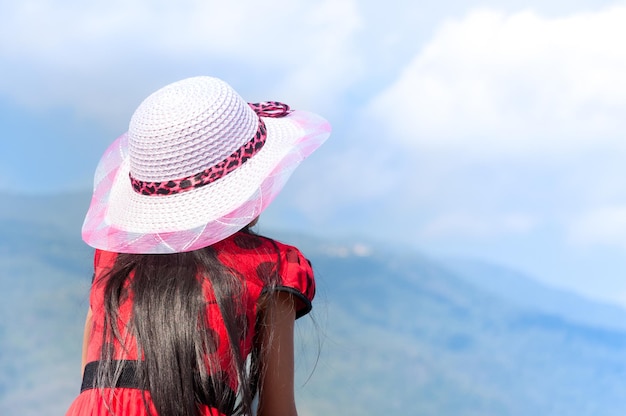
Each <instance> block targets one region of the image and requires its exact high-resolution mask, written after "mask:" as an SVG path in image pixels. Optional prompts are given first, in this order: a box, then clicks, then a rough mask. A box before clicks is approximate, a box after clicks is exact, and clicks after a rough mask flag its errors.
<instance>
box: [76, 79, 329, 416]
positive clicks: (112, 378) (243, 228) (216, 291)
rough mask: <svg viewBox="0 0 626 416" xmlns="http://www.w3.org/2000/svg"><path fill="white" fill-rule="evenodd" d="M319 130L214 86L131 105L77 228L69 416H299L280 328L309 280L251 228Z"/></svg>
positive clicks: (185, 84)
mask: <svg viewBox="0 0 626 416" xmlns="http://www.w3.org/2000/svg"><path fill="white" fill-rule="evenodd" d="M329 134H330V126H329V125H328V123H327V122H326V121H325V120H324V119H322V118H320V117H319V116H316V115H314V114H311V113H307V112H301V111H291V110H290V109H289V107H288V106H287V105H285V104H282V103H278V102H265V103H259V104H248V103H246V102H245V101H244V100H243V99H242V98H241V97H240V96H239V95H238V94H237V93H236V92H235V91H234V90H233V89H232V88H231V87H230V86H229V85H228V84H226V83H225V82H223V81H221V80H219V79H216V78H211V77H195V78H189V79H185V80H182V81H179V82H176V83H174V84H170V85H168V86H166V87H164V88H162V89H160V90H158V91H157V92H155V93H154V94H152V95H150V96H149V97H148V98H147V99H146V100H145V101H144V102H142V103H141V105H140V106H139V107H138V109H137V110H136V111H135V113H134V114H133V117H132V118H131V122H130V126H129V130H128V132H127V133H126V134H124V135H122V136H121V137H120V138H118V139H117V140H116V141H115V142H114V143H113V144H112V145H111V146H110V147H109V149H108V150H107V151H106V152H105V154H104V156H103V157H102V159H101V161H100V164H99V165H98V169H97V170H96V175H95V181H94V193H93V199H92V202H91V205H90V208H89V211H88V213H87V216H86V219H85V222H84V225H83V239H84V240H85V241H86V242H87V243H88V244H89V245H91V246H93V247H95V248H96V252H95V259H94V265H95V273H94V280H93V284H92V289H91V294H90V308H89V312H88V314H87V320H86V324H85V336H84V347H83V383H82V388H81V393H80V395H79V396H78V397H77V398H76V400H75V401H74V402H73V403H72V405H71V407H70V409H69V410H68V412H67V415H68V416H100V415H101V416H104V415H115V416H122V415H123V416H126V415H131V416H133V415H153V416H157V415H158V416H198V415H251V414H253V413H254V412H257V414H258V415H295V414H296V407H295V402H294V392H293V382H294V369H293V361H294V358H293V329H294V321H295V319H297V318H299V317H300V316H302V315H304V314H306V313H308V312H309V311H310V309H311V300H312V299H313V295H314V293H315V283H314V280H313V272H312V270H311V265H310V263H309V262H308V261H307V260H306V259H305V258H304V257H303V255H302V254H301V253H300V251H298V249H296V248H295V247H291V246H288V245H285V244H282V243H279V242H277V241H274V240H272V239H269V238H265V237H261V236H257V235H255V234H253V233H252V232H251V231H250V226H252V225H254V223H255V222H256V220H257V218H258V216H259V214H260V213H261V212H262V211H263V210H264V209H265V208H266V207H267V206H268V204H269V203H270V202H271V201H272V200H273V199H274V197H275V196H276V195H277V194H278V192H279V191H280V189H281V188H282V187H283V185H284V184H285V182H286V180H287V178H288V177H289V175H290V174H291V173H292V172H293V170H294V169H295V167H296V166H297V165H298V164H299V163H300V162H301V161H302V160H303V159H304V158H306V157H307V156H308V155H309V154H311V152H313V151H314V150H315V149H316V148H317V147H318V146H320V145H321V144H322V143H323V142H324V141H325V140H326V139H327V137H328V136H329ZM255 396H257V397H258V406H254V405H253V399H254V398H255Z"/></svg>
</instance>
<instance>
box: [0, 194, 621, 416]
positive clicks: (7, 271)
mask: <svg viewBox="0 0 626 416" xmlns="http://www.w3.org/2000/svg"><path fill="white" fill-rule="evenodd" d="M84 198H85V196H84V195H83V196H82V197H81V196H77V197H76V199H72V198H69V197H68V198H65V197H64V198H52V197H51V198H48V197H39V198H36V197H29V198H25V199H19V200H18V202H15V201H13V202H12V201H7V200H5V201H3V203H4V208H0V226H1V227H2V230H3V231H2V234H1V235H0V270H1V274H0V293H2V296H3V299H2V302H0V313H1V315H2V316H3V317H5V318H3V319H2V320H0V414H2V415H3V416H4V415H6V416H12V415H20V416H21V415H27V416H28V415H41V414H46V415H47V414H51V415H54V414H62V413H63V411H64V410H65V407H66V406H67V405H68V403H69V401H71V399H72V398H73V396H74V395H75V394H76V393H77V391H78V386H79V383H80V380H79V376H78V371H79V370H78V367H79V355H80V342H81V332H82V322H83V317H84V313H85V310H86V305H87V299H88V298H87V294H88V284H89V278H90V276H91V250H90V249H89V248H88V247H86V246H85V245H84V244H83V243H82V242H81V241H80V235H79V230H80V222H81V221H82V216H80V215H78V214H76V211H80V210H83V209H84V208H83V207H81V204H83V205H84V204H86V202H85V199H84ZM50 199H52V200H53V202H54V203H51V202H50V203H49V200H50ZM64 201H66V202H64ZM7 202H8V203H13V204H14V206H13V207H11V208H10V209H9V208H7ZM19 204H26V206H23V207H19V206H15V205H19ZM66 204H71V206H67V207H66V206H65V205H66ZM41 210H45V211H46V212H45V213H44V214H42V215H37V213H38V212H39V211H41ZM33 215H35V216H36V217H37V219H36V220H33V221H31V220H30V218H31V217H32V216H33ZM268 234H271V233H268ZM279 234H280V233H279ZM279 237H280V238H281V239H282V240H284V241H287V242H292V243H294V244H296V245H298V246H299V247H301V248H302V250H303V251H304V252H305V254H306V255H307V256H308V257H309V258H310V259H311V260H312V262H313V264H314V268H315V271H316V276H317V282H318V294H317V297H316V301H315V308H314V314H313V315H314V319H315V322H316V323H317V325H318V327H317V328H316V327H315V325H313V324H312V321H311V320H309V319H307V318H304V319H303V320H301V322H299V323H298V334H299V337H298V342H297V346H298V352H299V354H298V355H299V358H298V381H299V385H302V384H303V383H305V381H306V380H307V378H308V377H309V376H311V379H310V380H309V381H308V382H307V383H306V384H304V386H303V387H300V388H299V389H298V403H299V405H300V407H301V409H302V413H303V414H305V415H306V414H363V415H369V414H371V415H374V414H398V415H406V414H410V415H414V414H415V415H444V416H445V415H451V416H452V415H454V416H456V415H528V414H540V415H566V416H569V415H618V414H622V413H623V412H622V410H623V409H624V408H626V394H624V393H625V392H626V331H621V330H619V329H610V328H608V327H600V326H596V325H591V324H589V323H584V322H581V321H578V320H576V319H569V318H568V316H567V314H554V313H548V312H546V311H545V310H544V309H542V308H534V307H533V305H528V304H526V305H521V304H516V303H513V302H511V299H509V298H507V296H503V295H502V294H501V293H495V292H493V291H488V290H485V288H484V286H482V285H481V284H473V283H472V279H470V278H468V276H464V277H461V276H460V274H459V272H458V270H457V271H455V270H453V269H452V268H451V267H449V265H448V264H446V263H445V262H444V263H442V262H440V261H437V260H435V259H430V258H428V257H426V256H423V255H420V254H419V253H414V254H407V253H406V252H405V253H399V252H396V251H394V250H392V249H390V248H388V247H385V246H376V245H372V244H370V243H368V244H366V243H359V242H341V243H338V242H329V241H325V240H323V239H315V238H310V237H306V236H297V235H291V236H288V235H284V234H283V235H280V236H279ZM535 289H536V290H541V289H540V288H535ZM553 294H554V293H553ZM554 295H555V296H556V297H555V298H554V299H558V296H557V294H554ZM585 305H587V304H585ZM6 317H9V319H6ZM318 341H321V343H322V346H321V349H319V353H320V356H319V359H317V352H318V349H317V347H316V346H317V345H318ZM316 363H317V364H316ZM314 368H315V369H314ZM313 369H314V371H313V373H312V375H311V371H312V370H313Z"/></svg>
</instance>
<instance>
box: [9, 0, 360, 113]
mask: <svg viewBox="0 0 626 416" xmlns="http://www.w3.org/2000/svg"><path fill="white" fill-rule="evenodd" d="M359 25H360V17H359V11H358V9H357V3H356V0H324V1H321V2H307V1H287V0H267V1H264V2H258V1H252V0H243V1H237V2H223V1H217V0H182V1H179V2H166V1H150V0H124V1H123V0H111V1H106V2H105V1H96V2H78V1H73V0H65V1H54V0H25V1H20V2H3V3H2V4H1V5H0V65H2V67H3V77H2V79H0V94H3V95H8V96H10V97H12V98H14V99H15V100H17V101H18V102H21V103H22V104H27V105H31V106H38V107H41V108H49V107H54V106H66V107H70V108H76V109H77V111H78V112H80V113H85V114H88V115H95V116H96V117H100V118H104V119H105V120H107V119H110V118H113V117H115V116H118V115H119V114H124V115H125V117H128V113H129V111H132V109H133V108H134V107H135V106H136V105H137V104H138V100H140V99H142V98H143V97H145V95H146V94H147V93H149V92H152V91H153V90H154V89H155V88H158V87H160V86H162V85H163V84H164V83H166V82H171V81H174V80H176V79H178V78H180V77H181V76H189V75H197V74H208V75H213V73H211V72H210V71H218V72H219V71H221V72H222V73H223V74H215V75H220V76H222V77H226V76H228V77H230V79H229V81H231V82H233V80H239V81H241V84H245V85H246V87H248V88H249V90H250V91H248V92H249V93H250V94H254V93H255V92H257V90H258V91H263V93H265V94H267V93H273V92H277V93H280V92H285V93H288V95H287V97H291V96H296V97H297V98H296V100H297V101H298V104H302V105H307V104H308V105H314V104H315V103H317V102H320V101H322V97H320V95H321V92H322V91H330V92H332V91H333V90H334V89H337V88H340V87H341V86H343V85H344V84H349V82H350V77H351V74H352V73H353V72H354V70H355V68H358V62H357V60H356V59H355V58H354V57H353V56H352V55H351V53H350V51H351V43H352V41H353V39H352V38H353V35H354V33H355V31H356V30H357V29H358V28H359ZM233 68H234V69H233ZM258 84H266V85H258ZM267 84H270V85H267ZM264 98H267V97H265V96H264ZM271 98H275V97H271ZM324 98H326V97H324ZM330 101H332V100H330ZM120 109H121V110H120Z"/></svg>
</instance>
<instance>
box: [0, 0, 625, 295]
mask: <svg viewBox="0 0 626 416" xmlns="http://www.w3.org/2000/svg"><path fill="white" fill-rule="evenodd" d="M420 3H423V2H414V1H412V0H398V1H394V2H380V1H370V0H362V1H358V0H326V1H305V0H284V1H277V0H267V1H264V2H256V1H248V0H242V1H237V2H223V1H222V2H218V1H212V0H203V1H201V0H182V1H178V2H166V1H154V0H152V1H149V0H125V1H122V0H109V1H106V2H105V1H93V2H79V1H70V0H62V1H61V0H57V1H51V0H32V1H29V0H24V1H20V2H7V1H4V2H0V67H1V68H2V77H0V110H1V111H0V137H1V140H2V151H0V188H1V189H5V190H9V191H13V192H28V193H38V192H48V193H49V192H60V191H64V190H77V189H88V188H89V187H90V182H91V175H92V173H93V169H94V168H95V165H96V163H97V160H98V158H99V156H100V154H101V153H102V151H103V150H104V149H105V148H106V146H107V145H108V143H109V142H110V141H112V140H113V139H114V138H115V137H116V136H118V135H119V134H121V133H123V132H124V131H125V129H126V126H127V124H128V120H129V118H130V115H131V114H132V112H133V110H134V108H135V107H136V106H137V105H138V104H139V102H141V100H142V99H143V98H145V96H147V95H148V94H150V93H151V92H153V91H154V90H156V89H158V88H159V87H161V86H163V85H165V84H167V83H169V82H173V81H175V80H178V79H181V78H184V77H187V76H193V75H202V74H204V75H213V76H218V77H220V78H223V79H225V80H226V81H227V82H229V83H230V84H231V85H233V86H234V87H235V89H237V90H238V91H239V92H240V93H241V94H242V95H243V96H244V97H245V98H246V99H248V100H249V101H257V100H264V99H278V100H282V101H285V102H288V103H289V104H291V105H292V106H293V107H295V108H301V109H310V110H314V111H316V112H319V113H320V114H323V115H325V116H326V117H327V118H328V119H329V120H330V121H331V122H332V124H333V126H334V134H333V136H332V137H331V140H330V141H329V142H328V143H327V144H325V145H324V147H323V148H321V149H320V151H319V152H317V153H316V154H315V155H313V156H312V157H311V158H310V160H308V161H307V163H305V164H304V165H303V166H302V167H301V168H300V169H299V170H298V171H297V172H296V174H295V175H294V177H293V178H292V180H291V182H290V184H289V185H288V186H287V188H286V189H285V191H284V192H283V194H282V195H281V196H280V197H279V199H278V200H277V201H276V202H275V203H274V204H273V206H272V207H271V208H270V210H269V211H268V212H267V215H266V216H265V217H264V221H266V224H268V226H277V225H278V224H280V225H281V226H283V227H286V228H293V229H297V230H303V231H307V232H313V233H317V234H324V235H328V236H333V237H334V236H336V235H357V236H363V237H364V238H370V239H374V240H381V241H392V242H397V243H399V244H406V245H409V246H411V247H415V248H418V249H419V250H422V251H423V252H425V253H429V254H431V255H436V256H470V257H478V258H481V259H485V260H489V261H493V262H497V263H500V264H503V265H507V266H510V267H513V268H515V269H518V270H521V271H523V272H527V273H529V274H530V275H532V276H534V277H535V278H537V279H539V280H541V281H544V282H546V283H548V284H551V285H555V286H559V287H565V288H568V289H571V290H573V291H576V292H578V293H582V294H584V295H586V296H589V297H593V298H596V299H602V300H606V301H610V302H614V303H619V304H622V305H626V279H625V278H624V275H625V274H626V180H625V175H624V172H625V171H626V140H625V138H626V117H624V114H625V113H626V77H624V74H625V73H626V49H625V48H624V47H623V44H622V43H623V39H626V27H625V26H624V25H623V22H624V21H626V2H624V1H583V0H580V1H549V0H548V1H538V0H535V1H523V2H522V1H515V0H510V1H495V0H493V1H465V2H461V1H449V0H444V1H440V2H436V3H435V2H431V3H432V4H426V5H423V4H420Z"/></svg>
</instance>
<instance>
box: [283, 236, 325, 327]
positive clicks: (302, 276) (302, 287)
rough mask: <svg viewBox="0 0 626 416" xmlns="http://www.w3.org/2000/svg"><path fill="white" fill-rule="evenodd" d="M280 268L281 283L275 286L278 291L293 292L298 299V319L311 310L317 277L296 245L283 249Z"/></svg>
mask: <svg viewBox="0 0 626 416" xmlns="http://www.w3.org/2000/svg"><path fill="white" fill-rule="evenodd" d="M280 256H281V259H280V270H279V274H280V277H281V283H280V284H279V285H278V286H277V287H276V288H275V290H278V291H284V292H289V293H291V294H292V295H293V296H294V298H295V300H296V319H298V318H300V317H302V316H304V315H306V314H307V313H309V312H310V311H311V308H312V304H311V301H312V300H313V297H314V296H315V279H314V277H313V268H312V267H311V262H310V261H309V260H308V259H306V258H305V257H304V255H302V253H301V252H300V250H298V249H297V248H295V247H286V248H285V249H284V250H281V254H280Z"/></svg>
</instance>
